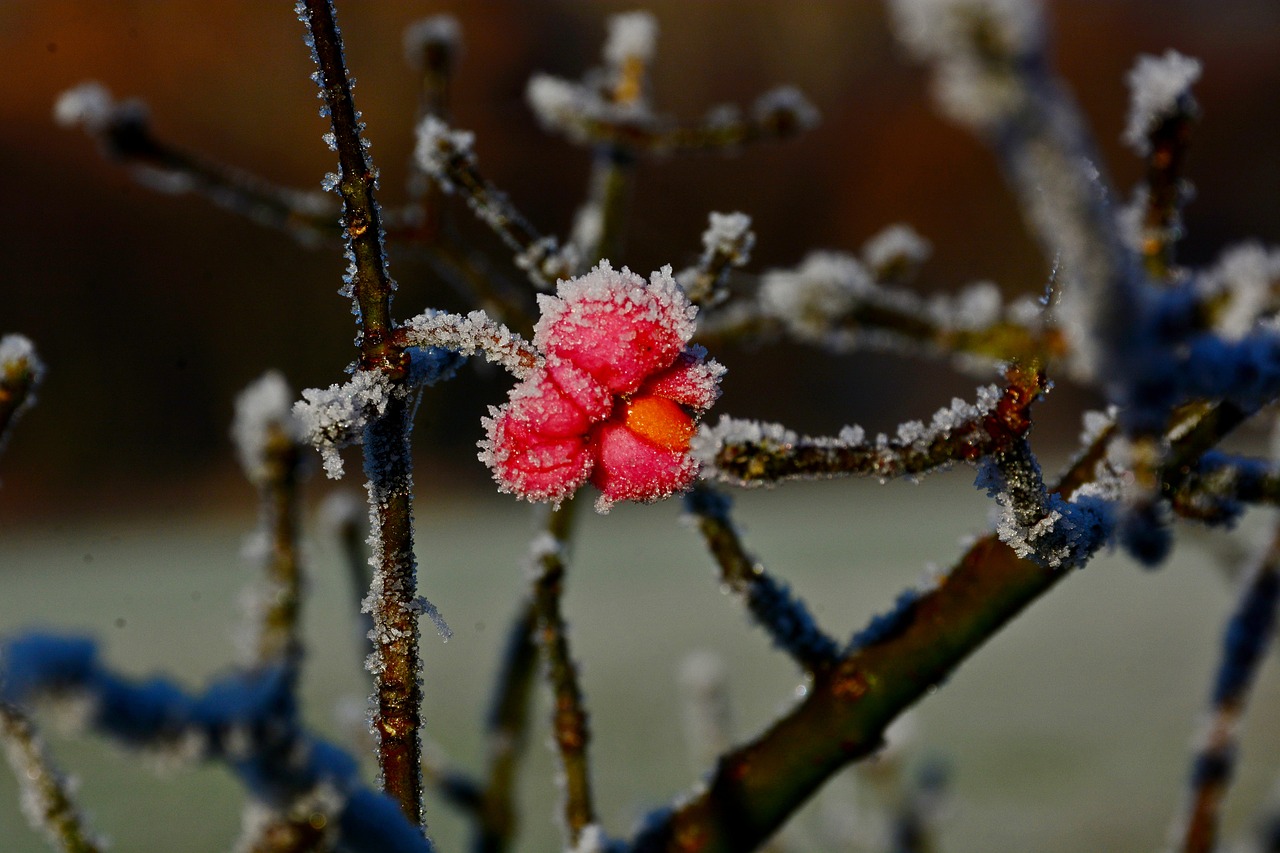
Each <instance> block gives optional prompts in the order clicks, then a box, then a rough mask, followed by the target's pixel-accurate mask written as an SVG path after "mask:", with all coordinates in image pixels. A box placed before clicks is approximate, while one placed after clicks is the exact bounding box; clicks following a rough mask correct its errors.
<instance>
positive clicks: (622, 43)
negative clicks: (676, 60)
mask: <svg viewBox="0 0 1280 853" xmlns="http://www.w3.org/2000/svg"><path fill="white" fill-rule="evenodd" d="M657 41H658V22H657V20H656V19H655V18H654V17H653V15H651V14H650V13H648V12H626V13H624V14H621V15H614V16H613V17H611V18H610V19H609V38H608V39H607V40H606V41H605V43H604V58H605V61H606V62H608V63H609V64H610V65H614V66H622V65H624V64H626V63H627V62H628V61H629V60H638V61H640V62H649V61H651V60H652V59H653V53H654V49H655V47H656V45H657Z"/></svg>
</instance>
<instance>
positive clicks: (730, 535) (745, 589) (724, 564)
mask: <svg viewBox="0 0 1280 853" xmlns="http://www.w3.org/2000/svg"><path fill="white" fill-rule="evenodd" d="M685 507H686V508H687V509H688V511H689V512H690V513H692V515H693V517H694V519H695V520H696V522H697V525H698V531H699V532H700V533H701V534H702V536H703V538H704V539H706V542H707V548H708V549H709V550H710V551H711V556H712V557H713V558H714V559H715V561H716V564H717V565H718V566H719V567H720V578H721V580H722V581H723V582H724V583H725V584H726V585H727V586H728V587H729V588H730V589H731V590H733V591H734V592H735V593H737V594H738V595H739V596H740V597H741V598H742V599H743V602H744V603H745V604H746V606H747V610H748V611H749V612H750V613H751V616H752V618H753V619H754V620H755V621H756V623H757V624H759V625H760V627H761V628H763V629H764V630H765V631H766V632H767V633H768V634H769V636H770V637H772V638H773V642H774V645H776V646H778V648H780V649H782V650H783V651H784V652H786V653H787V654H789V655H790V656H791V657H792V658H793V659H795V661H796V663H798V664H799V665H800V666H801V667H803V668H804V670H805V671H806V672H809V673H814V672H818V671H820V670H824V669H826V668H828V667H830V666H831V665H832V664H833V663H835V661H836V659H837V658H838V657H839V651H840V650H839V647H838V646H837V645H836V641H835V640H833V639H832V638H831V637H829V636H827V634H825V633H824V632H823V631H822V629H821V628H820V627H818V624H817V621H816V620H815V619H814V618H813V615H812V614H811V613H810V612H809V610H808V608H806V607H805V605H804V602H802V601H801V600H800V599H798V598H795V597H794V596H792V595H791V592H790V590H788V589H787V587H786V585H785V584H782V583H780V582H778V581H776V580H774V578H773V577H772V576H771V575H769V574H768V572H767V571H766V570H765V567H764V565H763V564H762V563H761V562H760V561H759V560H756V559H755V558H754V557H752V556H751V555H750V554H748V553H747V550H746V548H745V547H743V544H742V540H741V538H740V537H739V535H738V531H737V529H736V528H735V527H734V524H733V521H732V519H731V518H730V517H729V508H730V503H729V499H728V498H727V497H726V496H725V495H723V494H721V493H719V492H716V491H715V490H713V489H712V488H711V487H709V486H706V485H698V486H696V487H695V488H694V489H693V491H691V492H690V493H689V494H688V495H687V496H686V498H685Z"/></svg>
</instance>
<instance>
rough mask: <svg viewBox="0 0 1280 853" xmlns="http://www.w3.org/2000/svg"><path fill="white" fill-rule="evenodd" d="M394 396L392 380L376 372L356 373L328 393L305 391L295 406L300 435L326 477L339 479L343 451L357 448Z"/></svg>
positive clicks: (309, 389) (332, 386)
mask: <svg viewBox="0 0 1280 853" xmlns="http://www.w3.org/2000/svg"><path fill="white" fill-rule="evenodd" d="M392 393H393V391H392V385H391V380H389V379H388V378H387V377H386V375H385V374H383V373H382V372H380V371H377V370H357V371H356V372H355V374H354V375H353V376H352V377H351V379H350V381H348V382H345V383H343V384H342V385H330V386H329V387H328V388H327V389H321V388H308V389H307V390H305V391H303V392H302V399H301V400H300V401H298V402H297V403H295V404H294V406H293V415H294V417H295V418H297V419H298V423H299V424H300V426H301V429H302V434H303V435H304V436H305V437H306V439H307V441H309V442H310V443H311V444H312V445H314V446H315V447H316V449H318V450H319V451H320V455H321V457H322V459H323V460H324V470H325V473H326V474H327V475H328V476H329V477H330V478H331V479H334V480H337V479H340V478H341V477H342V473H343V470H342V457H341V456H340V455H338V451H340V450H341V449H342V448H344V447H348V446H350V445H352V444H358V443H359V442H360V441H361V440H362V439H363V434H364V429H365V427H366V426H367V425H368V424H369V422H370V419H372V418H376V417H380V416H381V415H382V414H383V413H384V412H385V411H386V408H387V403H388V401H389V400H390V395H391V394H392Z"/></svg>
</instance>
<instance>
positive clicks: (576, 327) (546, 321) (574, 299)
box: [533, 261, 697, 393]
mask: <svg viewBox="0 0 1280 853" xmlns="http://www.w3.org/2000/svg"><path fill="white" fill-rule="evenodd" d="M538 302H539V307H540V308H541V309H542V317H541V319H539V320H538V324H537V326H535V327H534V337H533V342H534V345H535V346H536V347H537V348H538V349H540V350H542V351H543V352H544V353H546V354H547V355H548V356H555V357H559V358H561V359H564V360H566V361H569V362H571V363H573V364H574V365H576V366H577V367H579V368H581V369H582V370H585V371H586V372H587V373H589V374H591V376H593V377H594V378H595V379H596V381H597V382H599V383H600V384H602V385H604V386H605V387H606V388H608V389H609V390H610V391H613V392H615V393H628V392H631V391H634V390H636V389H637V388H638V387H640V384H641V383H642V382H643V381H644V378H645V377H646V376H648V375H649V374H651V373H653V372H655V371H658V370H662V369H664V368H666V367H668V366H669V365H670V364H671V363H672V361H674V360H675V358H676V356H677V355H678V354H679V353H680V351H681V350H682V349H684V346H685V344H686V343H687V342H688V341H689V338H691V337H692V336H693V332H694V324H693V317H694V315H695V314H696V313H697V309H695V308H694V307H693V306H692V305H691V304H690V303H689V300H688V298H687V297H686V296H685V295H684V291H682V290H681V289H680V286H679V285H677V284H676V282H675V279H673V278H672V277H671V269H670V267H663V268H662V270H661V271H660V272H656V273H654V274H653V275H652V276H651V277H650V281H649V283H648V284H646V283H645V281H644V279H643V278H641V277H640V276H638V275H636V274H635V273H633V272H631V271H630V270H628V269H627V268H626V267H623V268H622V270H621V271H620V272H617V271H614V270H613V268H612V267H610V266H609V262H608V261H601V262H600V263H599V265H598V266H596V268H595V269H593V270H592V271H591V272H589V273H587V274H586V275H583V276H579V277H578V278H575V279H571V280H569V281H562V282H561V283H560V286H559V287H558V288H557V290H556V296H554V297H552V296H542V297H539V300H538Z"/></svg>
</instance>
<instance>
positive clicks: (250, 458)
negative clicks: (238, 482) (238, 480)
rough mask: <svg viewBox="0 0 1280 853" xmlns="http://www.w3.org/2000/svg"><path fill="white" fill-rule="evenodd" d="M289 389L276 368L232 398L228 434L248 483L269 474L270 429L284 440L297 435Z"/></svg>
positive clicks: (257, 482)
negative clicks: (229, 433) (232, 407)
mask: <svg viewBox="0 0 1280 853" xmlns="http://www.w3.org/2000/svg"><path fill="white" fill-rule="evenodd" d="M292 409H293V392H292V391H291V390H290V389H289V383H288V382H286V381H285V378H284V376H283V375H282V374H280V373H279V372H278V371H274V370H271V371H268V372H267V373H265V374H263V375H262V376H261V377H259V378H258V379H257V380H255V381H254V382H252V383H251V384H250V385H249V386H248V387H247V388H245V389H244V391H242V392H240V396H239V397H237V398H236V412H235V419H234V420H233V421H232V424H231V437H232V439H233V441H234V442H235V446H236V452H237V454H238V455H239V457H240V465H241V467H243V468H244V472H245V475H246V476H247V477H248V478H249V481H250V482H251V483H254V484H256V485H260V484H261V483H262V482H263V481H264V480H265V479H266V478H267V477H268V476H269V474H270V472H269V469H268V467H267V466H268V459H267V446H268V443H269V442H270V441H271V439H272V434H273V433H278V434H280V435H281V436H282V437H283V438H285V439H286V440H290V441H292V440H296V439H297V438H299V437H300V436H301V427H300V425H299V424H298V422H297V421H296V420H295V419H294V416H293V411H292Z"/></svg>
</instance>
